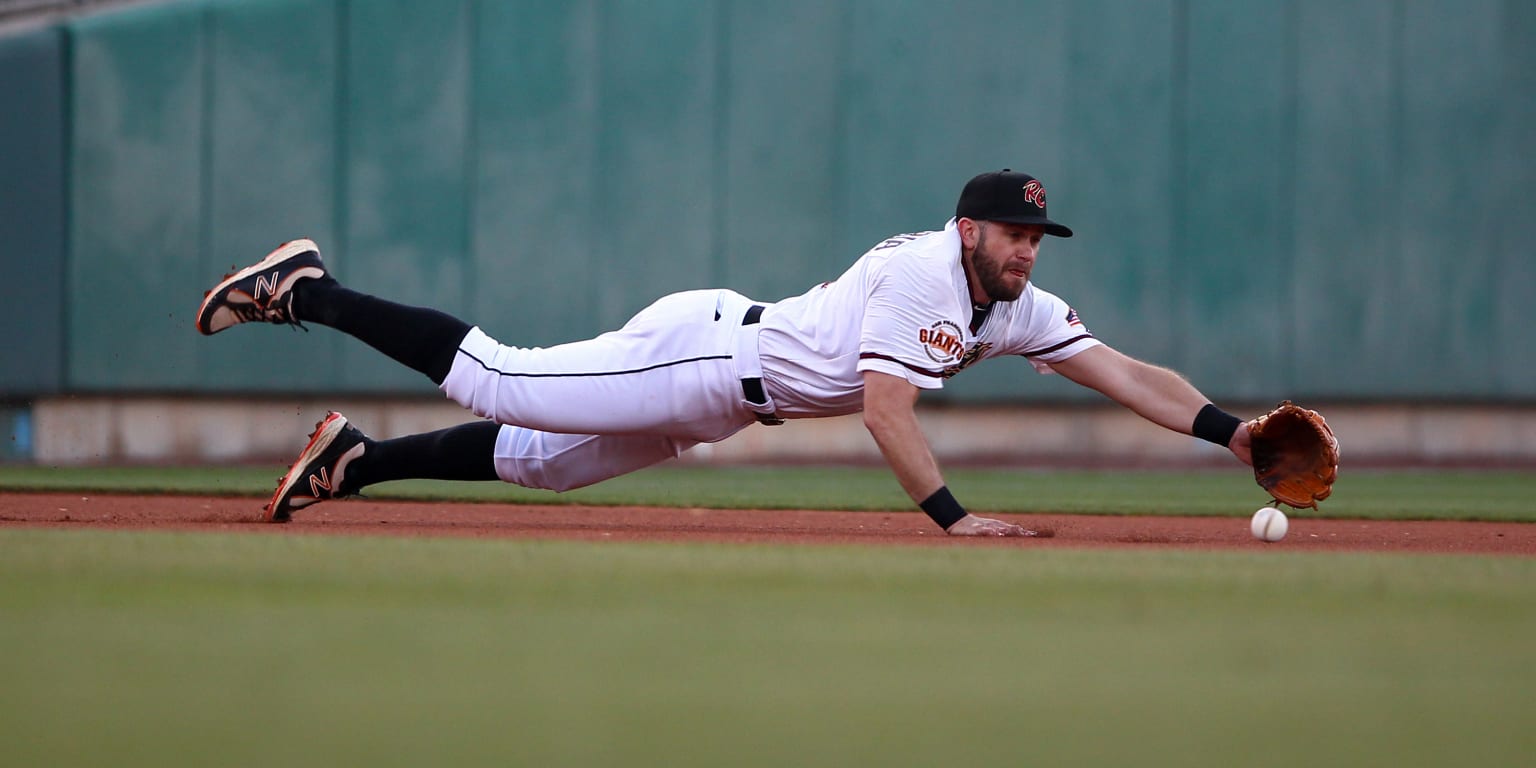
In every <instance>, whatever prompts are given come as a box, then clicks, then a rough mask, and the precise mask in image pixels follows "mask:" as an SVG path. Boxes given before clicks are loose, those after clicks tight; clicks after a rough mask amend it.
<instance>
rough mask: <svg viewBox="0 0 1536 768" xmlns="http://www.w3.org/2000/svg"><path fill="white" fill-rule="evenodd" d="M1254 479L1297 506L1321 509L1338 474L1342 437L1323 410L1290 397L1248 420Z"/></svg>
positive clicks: (1275, 496) (1276, 499) (1272, 494)
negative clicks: (1329, 424) (1251, 440)
mask: <svg viewBox="0 0 1536 768" xmlns="http://www.w3.org/2000/svg"><path fill="white" fill-rule="evenodd" d="M1248 433H1249V435H1250V436H1251V437H1252V438H1253V478H1254V479H1255V480H1257V481H1258V483H1259V487H1260V488H1263V489H1264V490H1265V491H1268V492H1269V495H1271V496H1273V497H1274V498H1275V501H1279V502H1282V503H1285V504H1289V505H1291V506H1293V507H1296V508H1298V509H1299V508H1310V509H1317V503H1318V502H1319V501H1322V500H1323V499H1326V498H1328V495H1329V494H1331V493H1333V481H1334V480H1336V479H1337V478H1338V476H1339V441H1338V439H1337V438H1335V437H1334V436H1333V430H1332V429H1329V428H1328V422H1326V421H1324V420H1323V416H1322V414H1320V413H1318V412H1317V411H1313V410H1308V409H1306V408H1303V407H1301V406H1299V405H1296V404H1295V403H1293V402H1291V401H1289V400H1286V401H1285V402H1283V403H1281V404H1279V405H1278V406H1275V409H1274V410H1272V411H1270V412H1269V413H1266V414H1264V415H1263V416H1260V417H1258V418H1257V419H1254V420H1253V421H1250V422H1248Z"/></svg>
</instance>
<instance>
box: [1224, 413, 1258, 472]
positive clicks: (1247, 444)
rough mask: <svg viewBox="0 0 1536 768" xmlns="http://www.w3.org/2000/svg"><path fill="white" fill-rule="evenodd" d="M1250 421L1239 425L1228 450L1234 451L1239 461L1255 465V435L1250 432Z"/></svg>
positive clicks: (1233, 453) (1228, 445) (1228, 444)
mask: <svg viewBox="0 0 1536 768" xmlns="http://www.w3.org/2000/svg"><path fill="white" fill-rule="evenodd" d="M1249 423H1250V422H1246V421H1245V422H1243V423H1242V424H1239V425H1237V431H1236V432H1233V433H1232V440H1231V442H1229V443H1227V450H1229V451H1231V452H1232V455H1233V456H1236V457H1237V458H1238V460H1239V461H1241V462H1243V463H1244V464H1247V465H1248V466H1250V467H1251V466H1253V436H1252V435H1251V434H1250V433H1249V432H1248V425H1249Z"/></svg>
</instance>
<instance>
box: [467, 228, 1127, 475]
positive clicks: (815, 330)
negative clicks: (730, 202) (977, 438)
mask: <svg viewBox="0 0 1536 768" xmlns="http://www.w3.org/2000/svg"><path fill="white" fill-rule="evenodd" d="M753 305H754V302H752V300H750V299H748V298H746V297H745V296H742V295H740V294H737V293H735V292H733V291H727V290H705V291H686V292H683V293H677V294H672V295H670V296H667V297H664V298H662V299H660V300H658V301H657V302H655V303H654V304H652V305H651V306H649V307H647V308H646V309H644V310H642V311H641V312H640V313H639V314H637V315H635V317H633V318H631V319H630V321H629V322H628V323H626V324H625V325H624V327H623V328H621V329H619V330H617V331H612V332H610V333H605V334H603V335H601V336H598V337H597V338H595V339H590V340H587V341H579V342H574V343H570V344H562V345H559V346H555V347H550V348H532V349H530V348H522V347H512V346H506V345H502V344H500V343H498V342H497V341H495V340H494V339H492V338H491V337H489V336H487V335H486V334H485V333H484V332H483V331H481V330H480V329H479V328H475V329H473V330H471V331H470V333H469V334H468V335H467V336H466V337H465V338H464V340H463V341H462V342H461V343H460V345H459V349H458V354H457V355H456V356H455V358H454V363H453V367H452V370H451V371H450V372H449V374H448V377H447V378H446V379H445V380H444V381H443V383H442V390H443V391H444V393H446V394H447V395H448V396H449V397H450V398H452V399H453V400H454V401H456V402H458V403H459V404H461V405H463V406H464V407H466V408H469V409H470V410H472V411H474V412H475V413H477V414H479V415H481V416H485V417H489V418H491V419H494V420H495V421H497V422H498V423H500V424H503V425H504V427H503V429H502V430H501V432H500V434H499V436H498V440H497V446H496V468H497V472H498V474H499V475H500V477H501V478H502V479H503V480H506V481H508V482H512V483H516V484H518V485H523V486H526V487H530V488H550V489H554V490H566V489H570V488H579V487H581V486H584V485H590V484H592V483H595V482H598V481H600V480H604V479H607V478H610V477H616V476H618V475H622V474H625V473H628V472H632V471H634V470H636V469H640V468H642V467H646V466H650V465H651V464H654V463H656V462H659V461H662V460H665V459H669V458H673V457H675V456H678V455H679V454H681V453H682V452H683V451H685V450H687V449H689V448H691V447H693V446H694V445H697V444H698V443H700V442H713V441H716V440H722V439H724V438H726V437H729V436H731V435H733V434H735V433H736V432H738V431H740V430H741V429H743V428H744V427H746V426H748V425H750V424H751V423H753V422H754V421H756V420H759V415H760V414H765V413H770V412H771V413H776V414H777V415H778V416H780V417H784V418H812V417H819V416H836V415H841V414H847V413H854V412H857V411H859V410H861V409H862V408H863V376H862V372H863V371H879V372H881V373H887V374H890V375H893V376H899V377H903V378H905V379H906V380H907V381H910V382H911V383H912V384H914V385H916V386H918V387H920V388H923V389H937V388H939V387H941V386H942V385H943V382H944V379H946V378H948V377H950V376H953V375H955V374H956V373H958V372H959V371H960V370H961V369H963V368H965V367H966V366H968V365H970V364H972V363H974V362H976V361H977V360H982V359H985V358H989V357H997V356H999V355H1022V356H1024V357H1025V358H1027V359H1028V360H1029V361H1030V362H1031V363H1032V364H1034V366H1035V367H1036V369H1038V370H1041V371H1042V372H1048V371H1049V366H1050V364H1051V363H1053V362H1057V361H1061V360H1065V359H1067V358H1069V357H1071V356H1073V355H1075V354H1077V353H1079V352H1081V351H1083V350H1085V349H1088V348H1089V347H1092V346H1094V345H1097V344H1099V343H1100V342H1099V341H1098V340H1096V339H1095V338H1094V337H1093V335H1092V334H1090V333H1089V332H1088V330H1087V329H1086V328H1084V327H1083V324H1082V323H1081V322H1080V321H1079V320H1078V318H1077V315H1076V313H1074V312H1073V311H1072V309H1071V308H1070V307H1068V306H1067V305H1066V303H1065V302H1063V301H1062V300H1061V299H1059V298H1057V297H1056V296H1053V295H1051V294H1050V293H1047V292H1045V291H1042V290H1039V289H1037V288H1035V287H1034V286H1033V285H1032V284H1031V285H1026V286H1025V290H1024V293H1023V294H1022V295H1021V296H1020V297H1019V298H1018V299H1017V300H1015V301H1008V302H995V303H993V304H992V305H991V307H990V308H989V309H988V310H987V311H986V312H985V314H982V313H981V312H980V311H978V310H976V309H975V308H974V307H973V306H972V303H971V300H970V289H969V286H968V284H967V282H966V277H965V270H964V267H963V266H962V265H961V263H960V234H959V232H958V230H957V229H956V228H955V222H954V221H953V220H951V221H950V222H949V224H948V225H947V226H946V227H945V228H944V229H943V230H942V231H938V232H925V233H919V234H911V235H898V236H896V237H893V238H890V239H888V240H886V241H885V242H882V243H880V244H879V245H876V246H875V247H874V248H872V249H871V250H870V251H869V252H868V253H865V254H864V255H863V256H862V257H860V258H859V259H858V261H856V262H854V264H853V266H852V267H850V268H849V269H848V271H846V272H844V273H843V275H842V276H841V277H839V278H838V279H837V280H835V281H833V282H830V283H824V284H822V285H819V286H817V287H815V288H813V289H811V290H810V291H808V292H806V293H805V294H802V295H800V296H796V297H793V298H789V299H785V300H783V301H780V302H778V303H775V304H771V305H767V306H766V308H765V309H764V310H763V311H762V312H761V315H760V319H759V317H758V315H757V314H756V313H751V312H749V311H748V310H749V309H750V308H751V307H752V306H753ZM744 320H745V322H744ZM973 324H974V325H973ZM746 381H752V382H754V383H758V384H760V390H759V391H758V393H757V394H756V395H754V396H753V399H749V398H748V395H749V394H750V393H751V390H750V389H749V388H747V387H745V386H744V382H746ZM763 395H766V396H767V399H766V402H764V401H763V398H762V396H763Z"/></svg>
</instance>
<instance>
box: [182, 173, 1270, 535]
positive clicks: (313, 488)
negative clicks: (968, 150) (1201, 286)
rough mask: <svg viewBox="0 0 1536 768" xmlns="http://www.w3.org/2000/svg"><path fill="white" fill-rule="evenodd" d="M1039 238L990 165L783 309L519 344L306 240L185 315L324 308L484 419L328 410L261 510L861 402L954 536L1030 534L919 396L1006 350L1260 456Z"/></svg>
mask: <svg viewBox="0 0 1536 768" xmlns="http://www.w3.org/2000/svg"><path fill="white" fill-rule="evenodd" d="M1045 235H1054V236H1058V237H1071V236H1072V231H1071V230H1070V229H1068V228H1067V227H1065V226H1062V225H1061V224H1058V223H1056V222H1055V221H1052V220H1051V219H1050V218H1049V217H1048V216H1047V215H1046V195H1045V188H1044V186H1042V185H1041V183H1040V182H1039V181H1038V180H1036V179H1035V178H1033V177H1031V176H1029V175H1027V174H1023V173H1018V172H1015V171H1011V170H1006V169H1005V170H1002V171H997V172H992V173H984V174H981V175H979V176H977V177H975V178H973V179H971V181H970V182H968V183H967V184H966V185H965V188H964V189H963V190H962V192H961V194H960V199H959V202H958V204H957V206H956V209H955V217H954V218H953V219H951V220H950V221H949V222H948V223H947V224H946V225H945V226H944V228H943V229H942V230H938V231H934V232H921V233H914V234H906V235H897V236H895V237H892V238H889V239H887V240H885V241H884V242H881V243H879V244H877V245H876V246H875V247H873V248H871V249H870V250H869V251H868V252H867V253H865V254H864V255H863V256H862V257H860V258H859V259H858V260H857V261H855V262H854V263H853V265H852V266H851V267H849V268H848V269H847V271H846V272H844V273H843V274H842V276H841V277H839V278H838V279H836V280H834V281H832V282H829V283H824V284H822V285H819V286H816V287H815V288H812V289H811V290H809V291H807V292H806V293H804V294H802V295H799V296H795V297H793V298H788V299H784V300H782V301H778V302H772V303H769V302H759V301H754V300H752V299H749V298H747V297H745V296H742V295H740V294H738V293H735V292H733V291H729V290H699V291H687V292H682V293H676V294H672V295H670V296H666V297H664V298H662V299H660V300H658V301H656V302H655V303H654V304H652V305H651V306H649V307H647V308H646V309H644V310H642V311H641V312H640V313H639V314H637V315H635V316H634V317H633V318H632V319H630V320H629V322H628V323H626V324H625V325H624V327H622V328H620V329H618V330H615V331H611V332H608V333H604V334H602V335H600V336H598V337H596V338H594V339H589V340H586V341H577V342H572V343H569V344H563V345H560V346H555V347H550V348H544V349H539V348H532V349H530V348H522V347H516V346H509V345H506V344H503V343H501V342H499V341H498V340H496V339H494V338H492V337H490V336H489V335H487V334H486V333H485V332H484V331H483V330H481V329H480V328H477V327H472V326H470V325H469V324H467V323H465V322H463V321H462V320H459V319H458V318H455V317H452V316H450V315H447V314H444V313H442V312H440V311H437V310H434V309H426V308H419V307H408V306H403V305H400V304H395V303H393V302H390V301H386V300H384V299H380V298H377V297H374V296H369V295H366V294H362V293H358V292H356V291H353V290H350V289H348V288H346V287H345V286H343V285H341V284H340V283H339V282H338V281H337V280H336V279H335V277H334V276H332V275H331V274H330V273H329V272H328V271H327V270H326V268H325V264H324V262H323V261H322V260H321V257H320V251H319V248H317V247H316V245H315V244H314V243H313V242H311V241H309V240H295V241H292V242H289V243H286V244H284V245H283V246H281V247H279V248H278V249H277V250H275V251H273V252H272V253H271V254H269V255H268V256H267V257H266V258H265V259H263V260H261V261H260V262H258V263H256V264H254V265H252V266H250V267H247V268H245V269H242V270H240V271H239V272H236V273H234V274H233V275H230V276H228V277H227V278H225V279H224V280H223V281H222V282H220V283H219V284H218V285H216V286H214V288H213V290H211V291H209V293H208V295H207V296H206V298H205V299H204V300H203V303H202V305H201V306H200V307H199V308H198V313H197V329H198V331H199V332H200V333H203V334H214V333H218V332H219V331H222V330H224V329H226V328H229V327H230V326H233V325H237V324H240V323H246V322H253V321H264V322H269V323H276V324H293V325H298V324H301V323H306V322H307V323H316V324H319V325H325V326H328V327H331V328H334V329H336V330H339V331H342V332H344V333H347V334H350V335H351V336H354V337H356V338H358V339H360V340H362V341H363V342H366V343H367V344H369V345H371V346H373V347H374V348H375V349H377V350H379V351H380V352H382V353H384V354H385V355H388V356H389V357H391V358H393V359H395V360H396V361H398V362H400V363H402V364H403V365H406V366H409V367H410V368H413V369H415V370H417V371H420V372H421V373H423V374H425V375H426V376H427V377H428V378H430V379H431V380H432V381H433V382H434V383H435V384H437V385H438V387H439V388H440V389H441V390H442V391H443V393H444V394H446V395H447V396H448V397H449V398H450V399H452V400H453V401H454V402H456V403H458V404H460V405H462V406H463V407H465V408H467V409H469V410H470V411H473V412H474V413H475V414H476V415H478V416H481V417H483V420H481V421H475V422H470V423H468V424H464V425H461V426H458V427H451V428H448V429H444V430H440V431H437V432H431V433H426V434H420V435H410V436H406V437H401V438H397V439H393V440H373V439H371V438H369V437H367V436H366V435H365V434H363V432H361V431H360V430H359V429H358V428H357V427H355V426H353V425H352V424H350V423H349V422H348V421H347V419H346V418H345V417H343V416H342V415H341V414H339V413H331V414H329V415H328V416H327V417H326V418H325V419H324V420H323V421H321V422H320V424H319V425H318V427H317V429H316V430H315V433H314V434H313V435H312V437H311V439H310V441H309V444H308V445H307V446H306V447H305V449H304V451H303V452H302V453H301V454H300V455H299V457H298V459H297V460H296V461H295V462H294V464H293V466H292V467H291V468H290V469H289V471H288V473H287V475H286V476H284V478H283V479H282V480H281V481H280V483H279V486H278V489H277V492H276V493H275V494H274V495H273V497H272V500H271V502H270V503H269V504H268V505H267V507H266V514H267V517H268V519H269V520H273V521H278V522H281V521H286V520H288V519H289V518H290V516H291V515H292V513H293V511H294V510H296V509H302V508H304V507H306V506H308V505H310V504H314V503H316V502H320V501H325V500H327V499H333V498H341V497H345V496H349V495H352V494H355V493H357V492H358V491H359V490H361V489H362V488H364V487H366V486H368V485H371V484H374V483H378V482H382V481H385V480H397V479H403V478H438V479H458V480H493V479H500V480H504V481H506V482H509V483H516V484H518V485H522V486H526V487H529V488H547V489H553V490H557V491H560V490H568V489H572V488H580V487H582V486H586V485H590V484H592V483H596V482H600V481H602V480H606V479H608V478H611V477H616V476H618V475H622V474H625V473H628V472H633V471H635V470H637V469H641V468H643V467H647V466H650V465H652V464H656V463H657V462H660V461H664V460H666V459H670V458H674V457H676V456H678V455H680V454H681V453H682V452H683V451H686V450H688V449H689V448H691V447H693V446H695V445H697V444H699V443H701V442H714V441H718V440H724V439H725V438H727V437H730V436H731V435H733V434H735V433H736V432H738V431H740V430H742V429H743V428H745V427H747V426H749V425H751V424H753V423H754V422H755V423H762V424H767V425H777V424H781V423H783V422H784V421H785V420H792V419H803V418H816V417H822V416H836V415H841V414H847V413H857V412H862V413H863V419H864V424H865V425H866V426H867V427H868V429H869V431H870V434H871V435H873V437H874V439H875V442H876V443H877V444H878V445H879V447H880V451H881V453H882V454H883V455H884V457H885V459H886V461H887V462H888V463H889V464H890V467H891V469H892V471H893V472H894V473H895V474H896V477H897V479H898V480H899V481H900V483H901V486H902V488H903V489H904V490H905V491H906V492H907V494H908V495H909V496H911V498H912V500H913V501H914V502H915V503H917V505H918V506H919V507H920V508H922V510H923V511H924V512H926V513H927V514H928V515H929V516H930V517H931V518H932V519H933V520H934V522H936V523H937V524H938V525H939V526H941V527H942V528H944V530H946V531H947V532H949V533H951V534H955V535H992V536H1030V535H1035V534H1034V532H1033V531H1030V530H1027V529H1025V528H1024V527H1022V526H1018V525H1012V524H1009V523H1005V522H1002V521H999V520H991V519H987V518H982V517H977V516H975V515H971V514H968V513H967V512H966V511H965V509H964V507H963V506H962V505H961V504H960V502H959V501H958V500H957V499H956V498H955V497H954V495H953V494H951V493H950V491H949V490H948V488H947V487H946V486H945V483H944V479H943V476H942V475H941V474H940V471H939V468H938V464H937V463H936V462H935V460H934V457H933V453H932V451H931V450H930V449H929V446H928V442H927V439H926V438H925V437H924V435H923V433H922V430H921V429H920V428H919V426H918V421H917V418H916V414H915V412H914V405H915V403H916V401H917V397H918V394H919V393H920V392H921V391H922V390H925V389H938V388H940V387H942V386H943V384H944V381H945V380H946V379H948V378H949V377H951V376H954V375H956V374H957V373H959V372H960V371H961V370H963V369H965V368H966V367H968V366H970V365H972V364H974V363H976V362H978V361H980V360H985V359H987V358H992V357H998V356H1001V355H1018V356H1022V357H1024V358H1025V359H1026V360H1028V361H1029V362H1030V363H1031V364H1032V365H1033V366H1034V367H1035V368H1036V369H1037V370H1039V371H1041V372H1051V371H1054V372H1055V373H1059V374H1061V375H1063V376H1066V377H1067V378H1069V379H1071V380H1072V381H1074V382H1077V383H1078V384H1081V385H1084V386H1087V387H1090V388H1092V389H1095V390H1098V391H1099V392H1102V393H1103V394H1105V395H1106V396H1108V397H1110V398H1111V399H1113V400H1115V401H1117V402H1119V403H1121V404H1122V405H1124V406H1126V407H1127V408H1130V409H1131V410H1133V411H1135V412H1136V413H1137V414H1140V415H1141V416H1142V417H1144V418H1146V419H1148V420H1150V421H1152V422H1155V423H1157V424H1159V425H1161V426H1163V427H1166V428H1168V429H1170V430H1173V431H1176V432H1181V433H1183V434H1190V435H1194V436H1197V437H1200V438H1203V439H1206V440H1209V441H1211V442H1213V443H1216V444H1218V445H1221V446H1224V447H1227V448H1228V449H1230V450H1231V451H1232V452H1233V453H1234V454H1235V455H1236V456H1237V457H1238V458H1239V459H1240V460H1242V461H1244V462H1245V463H1251V459H1250V455H1249V451H1250V447H1249V440H1248V430H1247V427H1246V425H1245V424H1243V423H1242V421H1241V420H1239V419H1238V418H1237V417H1235V416H1232V415H1230V414H1227V413H1225V412H1223V411H1221V410H1220V409H1218V408H1217V407H1216V406H1215V405H1213V404H1211V403H1210V401H1209V400H1208V399H1207V398H1206V397H1205V396H1203V395H1201V394H1200V392H1199V391H1198V390H1196V389H1195V388H1194V387H1193V386H1192V385H1191V384H1189V382H1187V381H1186V380H1185V379H1184V378H1183V377H1181V376H1180V375H1178V374H1177V373H1175V372H1173V371H1171V370H1168V369H1166V368H1160V367H1157V366H1154V365H1151V364H1148V363H1144V362H1141V361H1137V360H1134V359H1132V358H1130V357H1127V356H1125V355H1123V354H1120V353H1119V352H1117V351H1115V350H1113V349H1111V348H1110V347H1109V346H1107V345H1105V344H1104V343H1103V342H1102V341H1100V340H1099V339H1096V338H1094V336H1093V334H1092V333H1090V332H1089V331H1088V329H1087V328H1086V327H1085V326H1084V325H1083V323H1082V321H1081V320H1080V319H1079V318H1078V316H1077V313H1076V312H1074V311H1073V310H1072V308H1071V307H1069V306H1068V305H1067V303H1066V302H1064V301H1062V300H1061V299H1060V298H1058V297H1056V296H1054V295H1052V294H1050V293H1048V292H1046V291H1044V290H1041V289H1040V288H1038V287H1036V286H1035V285H1033V284H1032V283H1031V282H1030V280H1029V276H1030V271H1031V270H1032V269H1033V267H1034V264H1035V259H1036V257H1037V256H1038V254H1039V249H1040V244H1041V241H1042V240H1043V238H1044V236H1045Z"/></svg>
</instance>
